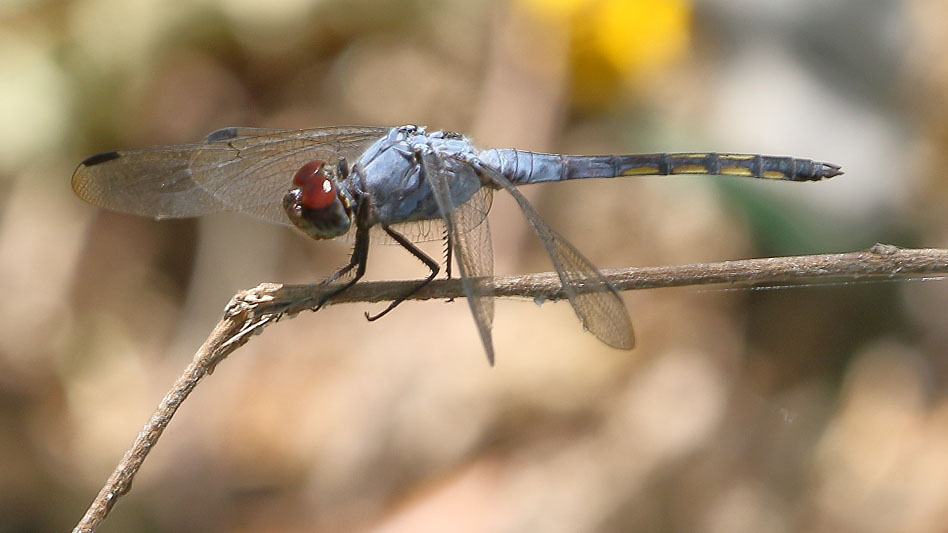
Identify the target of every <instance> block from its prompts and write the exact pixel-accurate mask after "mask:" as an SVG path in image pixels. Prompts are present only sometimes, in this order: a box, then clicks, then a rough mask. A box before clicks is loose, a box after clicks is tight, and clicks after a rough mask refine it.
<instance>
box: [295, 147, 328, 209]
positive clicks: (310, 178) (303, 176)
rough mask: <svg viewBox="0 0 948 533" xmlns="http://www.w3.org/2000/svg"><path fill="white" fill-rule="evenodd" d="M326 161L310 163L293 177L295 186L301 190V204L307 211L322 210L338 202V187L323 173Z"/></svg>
mask: <svg viewBox="0 0 948 533" xmlns="http://www.w3.org/2000/svg"><path fill="white" fill-rule="evenodd" d="M325 166H326V162H325V161H320V160H318V159H317V160H315V161H310V162H309V163H306V164H305V165H303V167H302V168H300V169H299V170H298V171H297V172H296V175H295V176H293V186H294V187H299V188H300V203H301V204H302V205H303V207H305V208H307V209H322V208H324V207H327V206H329V205H330V204H332V203H333V201H335V200H336V187H335V186H333V184H332V180H331V179H329V177H328V176H326V173H325V172H323V167H325Z"/></svg>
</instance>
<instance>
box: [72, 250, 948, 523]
mask: <svg viewBox="0 0 948 533" xmlns="http://www.w3.org/2000/svg"><path fill="white" fill-rule="evenodd" d="M945 273H948V250H940V249H921V250H919V249H900V248H897V247H895V246H887V245H881V244H877V245H875V246H873V247H872V248H871V249H869V250H867V251H864V252H852V253H844V254H824V255H808V256H796V257H775V258H766V259H746V260H740V261H725V262H720V263H704V264H696V265H680V266H668V267H645V268H626V269H618V270H605V271H603V274H604V275H605V277H606V278H608V279H609V280H610V281H611V282H612V283H613V284H614V285H615V287H616V288H617V289H618V290H622V291H625V290H634V289H650V288H657V287H680V286H686V285H707V284H716V283H740V282H751V283H774V282H788V281H806V280H814V279H820V278H835V279H842V280H857V279H870V278H875V279H878V278H898V277H903V276H908V275H916V276H917V275H926V274H945ZM415 284H417V281H415V280H412V281H389V282H372V283H360V284H358V285H356V286H354V287H352V288H351V289H349V290H348V291H346V292H344V293H342V294H340V295H339V296H337V297H335V298H334V299H333V300H332V302H331V303H333V304H339V303H349V302H379V301H390V300H393V299H394V298H396V297H397V296H399V295H401V294H404V293H405V292H407V290H409V289H410V288H411V287H413V286H414V285H415ZM493 287H494V294H495V295H496V296H500V297H524V298H535V299H536V298H540V299H545V300H557V299H560V298H562V297H563V293H562V290H561V289H560V282H559V278H558V277H557V275H556V274H555V273H553V272H547V273H543V274H531V275H526V276H509V277H501V278H495V279H494V283H493ZM325 290H326V287H323V286H319V285H281V284H276V283H263V284H261V285H258V286H257V287H254V288H252V289H249V290H245V291H241V292H239V293H237V294H236V295H235V296H234V298H233V299H232V300H231V301H230V303H229V304H228V305H227V308H226V309H225V311H224V317H223V318H222V319H221V320H220V322H219V323H218V324H217V326H216V327H215V328H214V331H212V332H211V334H210V336H209V337H208V338H207V340H206V341H205V342H204V344H203V345H202V346H201V348H200V349H199V350H198V351H197V353H196V354H195V356H194V359H193V360H192V361H191V364H190V365H188V367H187V369H186V370H185V371H184V374H182V376H181V377H180V378H178V380H177V382H175V384H174V387H172V389H171V391H169V392H168V394H167V395H165V397H164V399H162V401H161V403H160V404H159V405H158V408H157V409H156V410H155V413H154V414H153V415H152V417H151V419H150V420H149V421H148V423H147V424H145V427H144V428H142V430H141V432H140V433H139V434H138V436H137V437H136V438H135V442H134V443H133V444H132V447H131V448H130V449H129V450H128V451H127V452H126V453H125V456H124V457H123V458H122V461H121V462H120V463H119V465H118V466H117V467H116V468H115V470H114V471H113V472H112V475H111V476H109V479H108V481H107V482H106V484H105V486H104V487H102V490H101V491H99V494H98V496H96V498H95V500H94V501H93V502H92V505H91V506H90V507H89V509H88V511H86V514H85V516H84V517H83V518H82V520H81V521H80V522H79V524H78V525H77V526H76V528H75V529H74V530H73V531H74V532H82V533H86V532H92V531H95V528H96V527H97V526H98V525H99V523H101V521H102V520H103V519H104V518H105V516H106V515H107V514H108V513H109V510H110V509H111V508H112V506H113V505H115V502H116V501H117V500H118V498H119V497H120V496H122V495H123V494H125V493H127V492H128V491H129V489H130V488H131V484H132V479H133V478H134V477H135V474H136V473H137V472H138V469H139V468H141V465H142V462H144V460H145V457H146V456H147V455H148V452H149V451H151V449H152V448H153V447H154V446H155V444H156V443H157V442H158V438H159V437H160V436H161V433H162V432H163V431H164V430H165V428H166V427H167V426H168V422H170V421H171V417H172V416H174V413H175V411H177V410H178V407H180V406H181V403H182V402H183V401H184V399H185V398H187V397H188V395H189V394H190V393H191V391H193V390H194V387H195V386H197V384H198V383H199V382H200V381H201V379H202V378H203V377H204V376H205V375H207V374H210V373H211V372H213V370H214V367H215V366H216V365H217V364H218V363H219V362H220V361H221V360H223V359H224V358H225V357H227V355H229V354H230V353H231V352H233V351H234V350H236V349H237V348H238V347H240V346H241V345H243V344H244V343H245V342H247V340H248V339H249V336H250V335H251V334H254V333H260V332H261V331H262V330H263V328H264V327H266V326H267V325H268V324H270V323H272V322H276V321H277V320H279V319H280V318H282V317H283V316H285V315H293V314H295V313H298V312H300V311H303V310H307V309H310V308H311V306H312V305H313V303H314V302H317V301H319V298H320V296H322V295H323V294H324V291H325ZM462 296H464V293H463V290H462V288H461V283H460V281H459V280H456V279H455V280H437V281H434V282H432V283H431V284H429V285H428V286H426V287H425V288H424V289H423V290H421V291H419V292H418V293H416V294H415V295H413V296H412V297H411V299H413V300H427V299H432V298H439V299H441V298H460V297H462Z"/></svg>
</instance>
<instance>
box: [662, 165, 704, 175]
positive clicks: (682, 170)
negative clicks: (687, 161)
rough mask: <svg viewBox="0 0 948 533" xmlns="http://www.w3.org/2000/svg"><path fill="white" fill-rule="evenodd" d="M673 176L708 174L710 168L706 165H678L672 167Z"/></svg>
mask: <svg viewBox="0 0 948 533" xmlns="http://www.w3.org/2000/svg"><path fill="white" fill-rule="evenodd" d="M671 173H672V174H707V173H708V167H706V166H704V165H676V166H673V167H672V171H671Z"/></svg>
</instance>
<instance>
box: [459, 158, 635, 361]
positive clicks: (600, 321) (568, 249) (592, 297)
mask: <svg viewBox="0 0 948 533" xmlns="http://www.w3.org/2000/svg"><path fill="white" fill-rule="evenodd" d="M475 166H476V167H477V169H478V170H479V171H480V172H482V173H483V174H484V175H485V176H487V177H488V178H489V179H490V180H492V181H493V182H494V183H496V184H497V185H498V186H499V187H503V188H504V189H506V190H507V192H509V193H510V194H511V196H513V197H514V200H516V201H517V203H518V204H520V209H521V210H523V213H524V215H525V216H526V217H527V220H528V221H529V222H530V224H531V225H532V226H533V229H534V230H536V232H537V235H538V236H539V237H540V241H541V242H542V243H543V246H544V247H545V248H546V251H547V252H548V253H549V254H550V259H552V261H553V266H554V268H556V273H557V274H558V275H559V277H560V283H562V284H563V291H564V292H565V293H566V297H567V298H568V299H569V303H570V304H571V305H572V306H573V310H574V311H575V312H576V316H578V317H579V319H580V321H582V323H583V327H584V328H585V329H586V330H587V331H590V332H592V334H593V335H595V336H596V337H597V338H598V339H599V340H601V341H602V342H604V343H606V344H608V345H609V346H612V347H613V348H620V349H623V350H631V349H632V347H633V346H634V345H635V335H634V334H633V332H632V321H631V319H630V318H629V313H628V311H627V310H626V308H625V304H624V303H622V298H621V297H620V296H619V293H618V292H616V290H615V287H613V286H612V284H611V283H609V281H608V280H607V279H606V278H604V277H603V276H602V273H601V272H599V269H598V268H596V267H595V266H594V265H593V264H592V263H590V262H589V260H588V259H586V258H585V257H583V254H581V253H580V252H579V250H577V249H576V248H575V247H574V246H573V245H572V244H570V243H569V242H568V241H567V240H566V239H564V238H563V236H562V235H560V234H559V233H557V232H555V231H554V230H553V228H551V227H550V226H549V225H547V223H546V222H544V221H543V219H542V218H540V215H539V214H538V213H537V212H536V210H535V209H534V208H533V206H532V205H530V202H528V201H527V199H526V198H525V197H524V196H523V194H522V193H521V192H520V191H519V190H518V189H517V188H516V187H514V185H513V184H511V183H510V181H509V180H508V179H507V178H505V177H504V176H503V175H502V174H501V173H499V172H497V171H496V170H495V169H493V168H491V167H488V166H486V165H483V164H480V163H479V162H475Z"/></svg>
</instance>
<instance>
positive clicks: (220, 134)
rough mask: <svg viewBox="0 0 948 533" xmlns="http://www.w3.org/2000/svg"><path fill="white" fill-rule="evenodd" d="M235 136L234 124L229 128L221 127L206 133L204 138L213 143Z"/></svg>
mask: <svg viewBox="0 0 948 533" xmlns="http://www.w3.org/2000/svg"><path fill="white" fill-rule="evenodd" d="M237 136H238V134H237V128H236V127H235V126H231V127H229V128H221V129H219V130H215V131H212V132H211V133H208V134H207V137H205V138H204V140H205V141H207V142H209V143H213V142H218V141H229V140H231V139H233V138H236V137H237Z"/></svg>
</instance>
